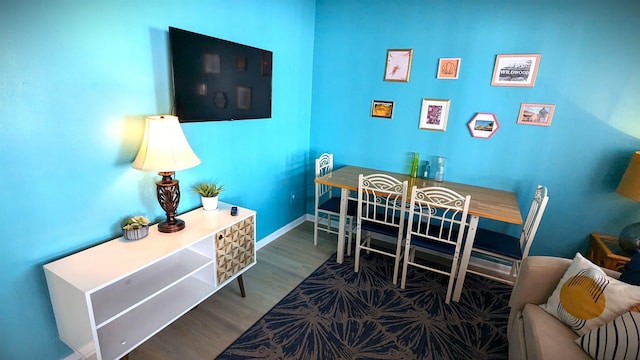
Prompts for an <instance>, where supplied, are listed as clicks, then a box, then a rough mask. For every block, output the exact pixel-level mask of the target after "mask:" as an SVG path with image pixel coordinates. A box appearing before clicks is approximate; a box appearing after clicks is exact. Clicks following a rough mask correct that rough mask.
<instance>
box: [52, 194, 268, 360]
mask: <svg viewBox="0 0 640 360" xmlns="http://www.w3.org/2000/svg"><path fill="white" fill-rule="evenodd" d="M230 208H231V205H229V204H226V203H220V210H219V211H217V212H207V211H204V210H202V209H196V210H193V211H190V212H188V213H185V214H182V215H180V216H179V218H180V219H182V220H184V221H185V222H186V224H187V226H186V228H185V229H184V230H182V231H180V232H177V233H161V232H159V231H158V229H157V225H155V226H152V227H150V228H149V236H147V237H146V238H144V239H141V240H137V241H127V240H125V239H123V238H118V239H115V240H111V241H108V242H106V243H103V244H100V245H97V246H94V247H92V248H89V249H86V250H84V251H80V252H78V253H76V254H73V255H70V256H67V257H65V258H62V259H60V260H57V261H54V262H51V263H49V264H46V265H44V271H45V275H46V279H47V285H48V287H49V294H50V296H51V304H52V305H53V310H54V314H55V317H56V323H57V326H58V333H59V335H60V339H61V340H62V341H64V342H65V343H66V344H67V345H69V346H70V347H71V348H72V349H74V350H75V351H76V352H78V353H79V354H80V355H82V356H83V357H85V358H97V359H99V360H102V359H117V358H120V357H122V356H124V355H126V354H128V353H129V352H130V351H131V350H133V349H134V348H135V347H137V346H138V345H140V344H141V343H142V342H144V341H145V340H147V339H148V338H150V337H151V336H153V335H154V334H156V333H157V332H158V331H160V330H162V329H163V328H164V327H166V326H167V325H169V324H171V323H172V322H173V321H174V320H176V319H177V318H179V317H180V316H182V315H183V314H184V313H186V312H187V311H189V310H190V309H192V308H193V307H195V306H196V305H198V304H199V303H200V302H202V301H203V300H205V299H206V298H208V297H209V296H210V295H211V294H213V293H215V292H216V291H217V290H219V289H220V288H221V287H223V286H224V285H226V284H227V283H229V282H230V281H232V280H233V279H236V278H237V277H238V276H240V275H241V274H242V273H243V272H245V271H246V270H247V269H249V268H250V267H251V266H253V265H254V264H255V263H256V256H255V238H256V235H255V234H256V232H255V231H256V229H255V218H256V213H255V212H254V211H252V210H248V209H244V208H238V215H237V216H231V215H230V211H229V210H230Z"/></svg>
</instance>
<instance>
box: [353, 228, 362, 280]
mask: <svg viewBox="0 0 640 360" xmlns="http://www.w3.org/2000/svg"><path fill="white" fill-rule="evenodd" d="M361 238H362V232H361V231H360V226H359V225H358V226H357V227H356V258H355V265H354V267H353V271H354V272H358V270H360V239H361Z"/></svg>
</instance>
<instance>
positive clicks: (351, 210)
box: [318, 197, 358, 216]
mask: <svg viewBox="0 0 640 360" xmlns="http://www.w3.org/2000/svg"><path fill="white" fill-rule="evenodd" d="M318 209H321V210H324V211H331V212H334V213H340V198H339V197H332V198H330V199H329V200H327V201H325V202H323V203H322V204H320V205H318ZM357 212H358V203H357V202H355V201H351V200H350V201H347V215H349V216H356V215H358V214H357Z"/></svg>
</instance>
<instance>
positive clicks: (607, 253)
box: [587, 233, 631, 271]
mask: <svg viewBox="0 0 640 360" xmlns="http://www.w3.org/2000/svg"><path fill="white" fill-rule="evenodd" d="M630 255H631V254H629V253H627V252H625V251H624V250H622V248H621V247H620V245H619V244H618V238H617V237H615V236H609V235H603V234H598V233H592V234H591V246H589V252H588V253H587V257H588V258H589V260H591V261H593V262H594V263H595V264H596V265H598V266H602V267H605V268H607V269H611V270H615V271H622V268H623V267H624V264H626V263H628V262H629V260H630Z"/></svg>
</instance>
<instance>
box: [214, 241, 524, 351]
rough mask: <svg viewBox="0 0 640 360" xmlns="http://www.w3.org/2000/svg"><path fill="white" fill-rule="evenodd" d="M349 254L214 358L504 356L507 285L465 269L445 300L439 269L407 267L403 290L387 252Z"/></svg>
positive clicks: (318, 273)
mask: <svg viewBox="0 0 640 360" xmlns="http://www.w3.org/2000/svg"><path fill="white" fill-rule="evenodd" d="M353 260H354V259H353V256H351V257H347V258H345V261H344V263H343V264H337V263H336V258H335V254H334V255H333V256H332V257H331V258H330V259H329V260H327V261H326V262H325V263H324V264H323V265H321V266H320V267H319V268H318V269H317V270H315V271H314V272H313V273H312V274H311V275H310V276H309V277H308V278H306V279H305V280H304V281H303V282H302V283H301V284H300V285H298V286H297V287H296V288H295V289H294V290H292V291H291V292H290V293H289V294H288V295H287V296H286V297H284V299H282V300H281V301H280V302H279V303H278V304H277V305H276V306H274V307H273V308H272V309H271V310H270V311H269V312H268V313H267V314H265V315H264V316H263V317H262V319H260V320H259V321H258V322H256V323H255V324H254V325H253V326H251V328H249V330H247V331H246V332H245V333H244V334H242V335H241V336H240V338H238V339H237V340H236V341H235V342H234V343H233V344H231V345H230V346H229V347H228V348H227V349H226V350H225V351H224V352H223V353H222V354H221V355H220V356H218V357H217V359H219V360H224V359H507V337H506V332H507V319H508V316H509V308H508V300H509V295H510V294H511V287H510V286H508V285H504V284H500V283H498V282H495V281H492V280H488V279H485V278H482V277H479V276H476V275H472V274H469V275H468V276H467V278H466V281H465V286H464V290H463V292H462V297H461V299H460V301H459V302H457V303H456V302H453V301H452V302H451V303H450V304H449V305H447V304H445V303H444V298H445V295H446V284H447V279H446V277H445V276H443V275H440V274H436V273H432V272H427V271H423V270H422V269H416V268H412V267H409V269H410V271H409V273H408V277H407V286H406V289H404V290H403V289H400V287H399V285H398V286H396V285H393V284H392V283H391V274H392V272H393V263H392V259H391V258H388V257H384V256H380V255H377V254H373V253H372V254H363V256H362V258H361V265H360V271H359V272H358V273H354V272H353ZM399 282H400V280H398V283H399Z"/></svg>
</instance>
